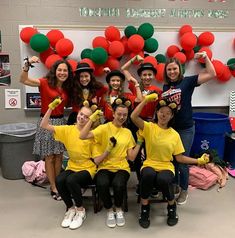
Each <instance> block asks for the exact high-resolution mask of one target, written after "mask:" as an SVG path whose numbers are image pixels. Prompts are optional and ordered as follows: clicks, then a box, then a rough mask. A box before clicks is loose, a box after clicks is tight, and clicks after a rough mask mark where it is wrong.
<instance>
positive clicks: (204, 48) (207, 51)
mask: <svg viewBox="0 0 235 238" xmlns="http://www.w3.org/2000/svg"><path fill="white" fill-rule="evenodd" d="M202 51H206V53H207V56H208V58H209V59H211V58H212V51H211V50H210V49H209V48H208V47H202V48H201V49H200V50H199V51H198V52H202ZM198 62H200V63H205V60H204V59H202V58H200V59H198Z"/></svg>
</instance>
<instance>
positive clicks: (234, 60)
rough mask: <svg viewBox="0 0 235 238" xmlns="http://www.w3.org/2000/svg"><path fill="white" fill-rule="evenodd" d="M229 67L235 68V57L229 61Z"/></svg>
mask: <svg viewBox="0 0 235 238" xmlns="http://www.w3.org/2000/svg"><path fill="white" fill-rule="evenodd" d="M227 65H228V67H229V69H231V70H235V58H231V59H229V60H228V61H227Z"/></svg>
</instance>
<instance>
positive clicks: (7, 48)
mask: <svg viewBox="0 0 235 238" xmlns="http://www.w3.org/2000/svg"><path fill="white" fill-rule="evenodd" d="M81 7H84V8H86V9H94V8H108V7H110V8H118V9H119V13H120V15H119V16H118V17H117V16H116V17H111V16H106V17H104V16H101V17H93V16H91V17H89V16H86V17H84V16H80V12H79V10H80V8H81ZM146 8H148V9H157V11H158V13H159V16H156V15H155V17H149V18H144V17H143V14H142V13H141V11H139V15H138V14H136V15H137V17H133V15H132V17H127V13H126V9H129V11H135V9H137V10H139V9H146ZM133 9H134V10H133ZM161 9H163V10H164V12H165V13H164V14H165V15H164V16H163V15H161V14H160V12H162V11H163V10H161ZM182 10H184V12H185V15H183V14H182ZM202 13H203V15H202ZM200 14H201V15H200ZM199 15H200V17H199ZM143 22H150V23H152V24H153V25H154V26H159V27H168V28H169V29H171V28H172V29H173V28H176V27H180V26H182V25H183V24H190V25H192V26H193V27H202V28H205V29H206V28H216V27H217V26H218V27H224V28H227V27H234V22H235V1H233V0H226V1H221V0H214V1H213V0H212V1H208V0H197V1H196V0H184V1H182V0H158V1H154V0H149V1H148V0H129V1H121V0H119V1H107V0H102V1H101V0H96V1H91V0H90V1H87V0H80V1H79V0H66V1H65V0H54V1H50V0H33V1H31V0H23V1H22V0H1V1H0V30H1V34H2V37H1V38H2V51H3V52H7V53H9V55H10V65H11V75H12V77H11V85H10V86H9V87H6V86H4V87H3V86H1V87H0V115H1V116H0V124H5V123H15V122H36V121H37V119H38V115H39V112H38V111H25V110H24V102H22V107H21V109H5V108H4V106H5V104H4V89H6V88H12V89H21V90H22V95H23V90H24V87H23V85H21V84H20V83H19V74H20V71H21V63H22V60H23V59H21V57H20V47H19V31H18V27H19V25H29V24H32V25H84V26H104V27H105V26H109V25H116V26H127V25H128V24H131V25H135V26H138V25H140V24H141V23H143ZM196 110H198V109H196ZM199 110H201V111H203V110H207V111H211V112H213V111H216V112H222V113H227V111H228V108H227V107H215V108H199Z"/></svg>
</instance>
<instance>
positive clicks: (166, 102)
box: [157, 99, 178, 112]
mask: <svg viewBox="0 0 235 238" xmlns="http://www.w3.org/2000/svg"><path fill="white" fill-rule="evenodd" d="M161 107H169V108H170V109H171V110H172V112H176V111H177V107H178V106H177V104H176V102H174V101H169V100H166V99H160V101H159V102H158V104H157V110H159V109H160V108H161Z"/></svg>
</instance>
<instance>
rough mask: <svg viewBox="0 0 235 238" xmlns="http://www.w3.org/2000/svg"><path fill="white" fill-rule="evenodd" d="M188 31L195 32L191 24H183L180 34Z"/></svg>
mask: <svg viewBox="0 0 235 238" xmlns="http://www.w3.org/2000/svg"><path fill="white" fill-rule="evenodd" d="M187 32H191V33H192V32H193V28H192V27H191V26H190V25H183V26H181V27H180V29H179V36H180V37H181V36H182V35H183V34H185V33H187Z"/></svg>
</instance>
